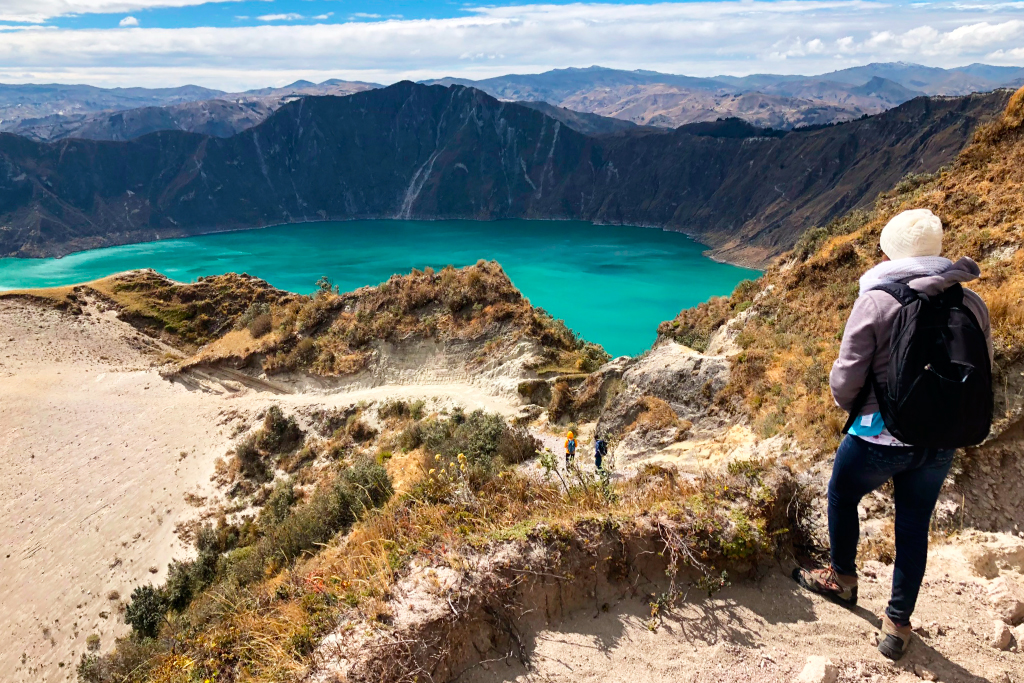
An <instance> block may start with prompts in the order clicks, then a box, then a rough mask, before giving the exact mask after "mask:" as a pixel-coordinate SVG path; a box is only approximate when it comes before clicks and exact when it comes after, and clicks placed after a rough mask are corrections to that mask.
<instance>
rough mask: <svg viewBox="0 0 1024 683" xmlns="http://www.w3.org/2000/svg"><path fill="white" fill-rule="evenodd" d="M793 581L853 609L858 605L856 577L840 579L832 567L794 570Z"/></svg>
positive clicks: (798, 568)
mask: <svg viewBox="0 0 1024 683" xmlns="http://www.w3.org/2000/svg"><path fill="white" fill-rule="evenodd" d="M793 580H794V581H796V582H797V583H799V584H800V585H801V586H803V587H804V588H806V589H807V590H809V591H811V592H812V593H817V594H818V595H824V596H825V597H826V598H829V599H831V600H835V601H836V602H838V603H839V604H841V605H848V606H850V607H853V606H854V605H856V604H857V577H856V576H849V577H840V576H839V574H836V571H835V570H834V569H832V567H828V568H827V569H802V568H800V567H797V568H796V569H794V570H793Z"/></svg>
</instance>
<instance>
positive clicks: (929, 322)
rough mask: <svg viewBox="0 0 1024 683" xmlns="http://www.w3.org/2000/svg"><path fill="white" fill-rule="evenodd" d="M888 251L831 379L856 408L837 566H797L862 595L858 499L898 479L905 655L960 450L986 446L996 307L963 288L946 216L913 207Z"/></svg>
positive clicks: (964, 265)
mask: <svg viewBox="0 0 1024 683" xmlns="http://www.w3.org/2000/svg"><path fill="white" fill-rule="evenodd" d="M879 241H880V250H881V252H882V253H883V254H884V258H883V260H882V262H881V263H879V264H878V265H877V266H875V267H874V268H872V269H870V270H869V271H867V273H865V274H864V275H863V276H862V277H861V279H860V295H859V297H858V298H857V300H856V302H855V303H854V305H853V310H852V311H851V313H850V318H849V320H848V321H847V324H846V329H845V331H844V333H843V340H842V344H841V347H840V350H839V358H838V360H836V362H835V364H834V365H833V366H832V372H831V374H830V375H829V385H830V387H831V390H832V396H833V398H834V399H835V402H836V404H837V405H838V406H839V407H840V408H842V409H843V410H846V411H847V412H849V413H850V419H849V421H848V423H847V426H846V429H845V430H844V431H845V432H846V437H845V438H844V439H843V441H842V443H841V444H840V446H839V449H838V451H837V452H836V457H835V463H834V464H833V466H832V477H831V479H830V481H829V485H828V532H829V542H830V546H831V549H830V556H831V562H830V566H829V567H827V568H825V569H817V570H806V569H802V568H797V569H796V570H794V572H793V578H794V579H796V580H797V582H798V583H799V584H800V585H801V586H803V587H804V588H806V589H808V590H810V591H813V592H815V593H819V594H822V595H825V596H828V597H830V598H831V599H833V600H835V601H836V602H839V603H843V604H847V605H855V604H856V603H857V565H856V557H857V543H858V540H859V536H860V527H859V518H858V514H857V505H858V503H859V502H860V500H861V498H863V497H864V496H865V495H866V494H868V493H870V492H871V491H874V490H875V489H877V488H879V487H880V486H882V485H883V484H884V483H885V482H887V481H889V480H892V482H893V499H894V502H895V506H896V519H895V537H896V538H895V541H896V559H895V562H894V567H893V579H892V593H891V597H890V600H889V604H888V606H887V607H886V609H885V614H884V615H883V616H882V628H881V630H882V637H881V640H880V641H879V643H878V650H879V652H881V653H882V654H883V655H885V656H886V657H888V658H889V659H893V660H896V659H899V658H900V657H902V656H903V654H904V652H905V651H906V649H907V645H908V644H909V642H910V633H911V626H910V617H911V614H913V611H914V606H915V604H916V602H917V597H918V591H919V590H920V588H921V582H922V580H923V578H924V572H925V564H926V561H927V558H928V528H929V524H930V521H931V516H932V511H933V510H934V508H935V503H936V501H937V499H938V496H939V490H940V489H941V487H942V483H943V481H944V480H945V478H946V475H947V473H948V472H949V468H950V464H951V463H952V460H953V453H954V450H955V449H956V448H958V447H962V446H968V445H973V444H976V443H980V442H981V441H982V440H984V438H985V436H987V434H988V430H989V427H990V426H991V420H992V387H991V363H992V336H991V331H990V327H989V314H988V308H987V307H986V306H985V303H984V302H983V301H982V300H981V298H980V297H979V296H978V295H977V294H975V293H974V292H972V291H970V290H969V289H966V288H963V287H962V286H961V283H964V282H970V281H971V280H974V279H976V278H977V277H978V276H979V275H980V269H979V268H978V265H977V264H976V263H975V262H974V261H972V260H971V259H969V258H961V259H960V260H959V261H957V262H956V263H953V262H952V261H950V260H948V259H945V258H942V257H941V256H940V254H941V252H942V221H941V220H940V219H939V218H938V217H937V216H935V215H934V214H933V213H932V212H931V211H929V210H927V209H915V210H912V211H904V212H903V213H901V214H899V215H898V216H896V217H895V218H893V219H892V220H891V221H889V223H888V224H887V225H886V226H885V228H884V229H883V230H882V235H881V238H880V240H879Z"/></svg>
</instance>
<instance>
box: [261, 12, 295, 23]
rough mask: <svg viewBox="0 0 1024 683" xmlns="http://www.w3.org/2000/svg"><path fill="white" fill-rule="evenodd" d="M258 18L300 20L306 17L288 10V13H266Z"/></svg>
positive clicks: (265, 19)
mask: <svg viewBox="0 0 1024 683" xmlns="http://www.w3.org/2000/svg"><path fill="white" fill-rule="evenodd" d="M256 18H257V19H259V20H260V21H299V20H301V19H305V18H306V17H305V16H303V15H301V14H296V13H295V12H288V13H287V14H264V15H262V16H258V17H256Z"/></svg>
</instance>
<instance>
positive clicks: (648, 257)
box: [0, 219, 760, 355]
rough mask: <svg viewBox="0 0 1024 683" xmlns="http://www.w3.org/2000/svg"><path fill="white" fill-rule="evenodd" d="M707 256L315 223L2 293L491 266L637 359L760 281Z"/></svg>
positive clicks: (171, 242)
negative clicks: (152, 280)
mask: <svg viewBox="0 0 1024 683" xmlns="http://www.w3.org/2000/svg"><path fill="white" fill-rule="evenodd" d="M256 230H258V231H259V232H258V233H257V232H255V231H256ZM705 249H706V248H705V247H704V246H703V245H701V244H699V243H697V242H696V241H694V240H693V239H692V238H690V237H689V236H687V235H685V234H684V233H681V232H677V231H670V230H664V229H657V230H653V229H651V228H647V227H641V226H617V225H616V226H610V225H599V224H595V223H590V222H585V221H569V220H560V221H527V220H520V219H505V220H502V221H466V220H461V219H460V220H457V221H443V220H431V221H416V220H409V221H406V220H394V219H375V220H372V221H337V222H331V221H308V222H305V223H301V224H300V223H289V224H284V225H277V226H268V227H265V228H254V229H246V230H240V229H224V230H219V231H217V232H212V233H206V234H203V235H193V236H188V237H181V238H170V239H161V240H158V241H150V242H140V243H134V244H128V245H119V246H113V247H101V248H99V249H92V250H87V251H81V252H75V253H73V254H69V255H67V256H65V257H63V258H60V259H56V258H51V259H16V258H5V259H0V291H4V290H6V291H10V290H23V289H35V288H47V287H63V286H69V285H73V284H79V283H82V282H88V281H91V280H96V279H99V278H102V277H105V276H108V275H112V274H114V273H118V272H123V271H128V270H137V269H141V268H152V269H153V270H155V271H157V272H159V273H161V274H163V275H165V276H167V277H168V278H171V279H173V280H176V281H179V282H193V281H195V280H196V279H197V278H198V277H202V276H206V275H218V274H223V273H226V272H236V273H248V274H250V275H254V276H256V277H259V278H261V279H264V280H266V281H267V282H268V283H270V284H271V285H273V286H274V287H276V288H278V289H282V290H286V291H290V292H295V293H298V294H309V293H311V292H313V291H315V289H316V282H317V281H318V280H319V279H320V278H321V277H323V276H328V277H329V278H331V279H332V280H334V284H336V285H338V286H339V287H340V288H341V289H342V290H345V291H350V290H354V289H357V288H359V287H363V286H367V285H375V284H378V283H381V282H385V281H387V280H388V279H389V278H390V277H391V276H392V275H395V274H401V273H408V272H410V271H411V270H412V269H414V268H415V269H420V270H422V269H423V268H425V267H428V266H429V267H432V268H434V269H435V270H439V269H441V268H444V267H445V266H447V265H453V266H456V267H461V266H466V265H472V264H474V263H476V262H477V261H479V260H481V259H483V260H488V261H491V260H495V261H498V262H499V263H501V265H502V267H503V268H505V269H506V271H507V272H508V274H509V277H510V278H511V279H512V280H513V282H514V283H515V285H516V287H517V288H519V290H520V291H522V292H523V295H524V296H526V297H527V298H529V299H530V300H531V301H532V302H534V303H535V304H536V305H538V306H540V307H542V308H545V309H546V310H549V311H550V312H551V313H552V314H553V315H555V316H556V317H558V318H563V319H565V321H566V324H568V325H569V326H570V327H571V328H573V329H574V330H577V331H579V332H580V333H581V334H583V336H584V338H586V339H588V340H591V341H595V342H597V343H601V344H602V345H603V346H605V347H606V348H607V349H608V350H609V352H610V353H613V355H634V354H635V353H640V352H642V351H643V350H644V349H646V348H649V347H650V344H651V343H653V341H654V340H655V338H656V330H657V327H658V325H659V324H660V323H661V322H662V321H664V320H670V319H672V318H673V317H675V315H676V314H677V313H678V312H679V310H680V309H682V308H688V307H690V306H694V305H697V304H699V303H701V302H702V301H706V300H707V299H708V298H710V297H712V296H719V295H727V294H729V293H730V292H731V291H732V289H733V288H734V287H735V285H736V284H737V283H738V282H739V281H740V280H743V279H749V278H755V277H758V276H759V275H760V272H759V271H755V270H750V269H745V268H740V267H735V266H732V265H729V264H722V263H720V262H717V261H715V260H713V259H711V258H708V255H707V254H706V251H705Z"/></svg>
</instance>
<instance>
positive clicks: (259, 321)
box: [249, 313, 274, 339]
mask: <svg viewBox="0 0 1024 683" xmlns="http://www.w3.org/2000/svg"><path fill="white" fill-rule="evenodd" d="M272 329H274V320H273V318H271V316H270V314H269V313H264V314H262V315H258V316H256V317H255V318H253V319H252V322H251V323H249V334H251V335H252V338H253V339H259V338H261V337H263V336H265V335H268V334H270V331H271V330H272Z"/></svg>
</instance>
